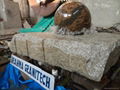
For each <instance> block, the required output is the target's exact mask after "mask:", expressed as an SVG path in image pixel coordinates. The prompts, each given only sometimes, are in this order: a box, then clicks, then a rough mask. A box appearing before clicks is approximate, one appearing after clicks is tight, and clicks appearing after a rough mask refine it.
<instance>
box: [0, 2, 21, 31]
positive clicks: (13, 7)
mask: <svg viewBox="0 0 120 90" xmlns="http://www.w3.org/2000/svg"><path fill="white" fill-rule="evenodd" d="M0 18H2V19H3V22H1V23H0V29H11V28H21V27H22V22H21V17H20V10H19V5H18V4H17V3H15V2H13V1H12V0H0Z"/></svg>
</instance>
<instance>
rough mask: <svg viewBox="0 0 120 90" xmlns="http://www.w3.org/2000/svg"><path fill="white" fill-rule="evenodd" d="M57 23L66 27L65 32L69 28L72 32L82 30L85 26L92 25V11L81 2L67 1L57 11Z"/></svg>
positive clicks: (61, 26)
mask: <svg viewBox="0 0 120 90" xmlns="http://www.w3.org/2000/svg"><path fill="white" fill-rule="evenodd" d="M55 25H58V27H60V28H64V29H63V32H65V31H68V30H69V31H70V32H76V31H77V32H79V31H82V29H83V28H90V26H91V16H90V12H89V10H88V8H87V7H86V6H85V5H83V4H82V3H80V2H72V1H69V2H66V3H64V4H63V5H61V6H60V7H59V8H58V10H57V11H56V13H55ZM65 29H66V30H65ZM60 30H61V29H60ZM58 32H59V31H58ZM79 33H80V32H79ZM79 33H78V34H79Z"/></svg>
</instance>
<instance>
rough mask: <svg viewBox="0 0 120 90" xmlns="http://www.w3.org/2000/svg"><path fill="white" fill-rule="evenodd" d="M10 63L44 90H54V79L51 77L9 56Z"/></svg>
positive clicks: (19, 59) (27, 63)
mask: <svg viewBox="0 0 120 90" xmlns="http://www.w3.org/2000/svg"><path fill="white" fill-rule="evenodd" d="M10 63H11V64H12V65H13V66H15V67H16V68H17V69H19V70H20V71H22V72H24V73H25V74H27V75H28V76H29V77H30V78H31V79H33V80H35V81H36V82H37V83H39V84H40V85H41V86H42V87H43V88H45V89H46V90H54V83H55V77H54V76H53V75H51V74H49V73H47V72H45V71H43V70H42V69H40V68H38V67H36V66H35V65H33V64H31V63H29V62H26V61H25V60H23V59H21V58H19V57H17V56H15V55H12V56H11V60H10Z"/></svg>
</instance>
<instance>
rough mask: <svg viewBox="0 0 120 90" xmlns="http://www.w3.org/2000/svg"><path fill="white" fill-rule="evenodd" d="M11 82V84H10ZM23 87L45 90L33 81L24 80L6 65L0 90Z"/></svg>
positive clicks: (29, 89) (61, 88) (58, 87)
mask: <svg viewBox="0 0 120 90" xmlns="http://www.w3.org/2000/svg"><path fill="white" fill-rule="evenodd" d="M11 81H12V83H11ZM23 85H25V86H26V88H25V90H45V89H44V88H43V87H42V86H40V85H39V84H38V83H37V82H35V81H34V80H32V79H30V80H24V79H23V77H22V75H21V73H20V71H19V70H18V69H17V68H15V67H14V66H12V65H11V64H8V65H7V67H6V69H5V71H4V72H3V73H2V75H1V77H0V90H5V89H7V90H12V88H13V87H14V88H21V87H22V86H23ZM55 90H67V89H65V88H64V87H63V86H56V87H55Z"/></svg>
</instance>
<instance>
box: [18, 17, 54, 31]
mask: <svg viewBox="0 0 120 90" xmlns="http://www.w3.org/2000/svg"><path fill="white" fill-rule="evenodd" d="M53 25H54V16H49V17H43V18H42V19H40V21H39V22H38V23H37V24H35V26H33V27H32V28H26V29H21V30H19V32H20V33H27V32H47V31H48V30H49V29H50V27H51V26H53Z"/></svg>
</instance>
